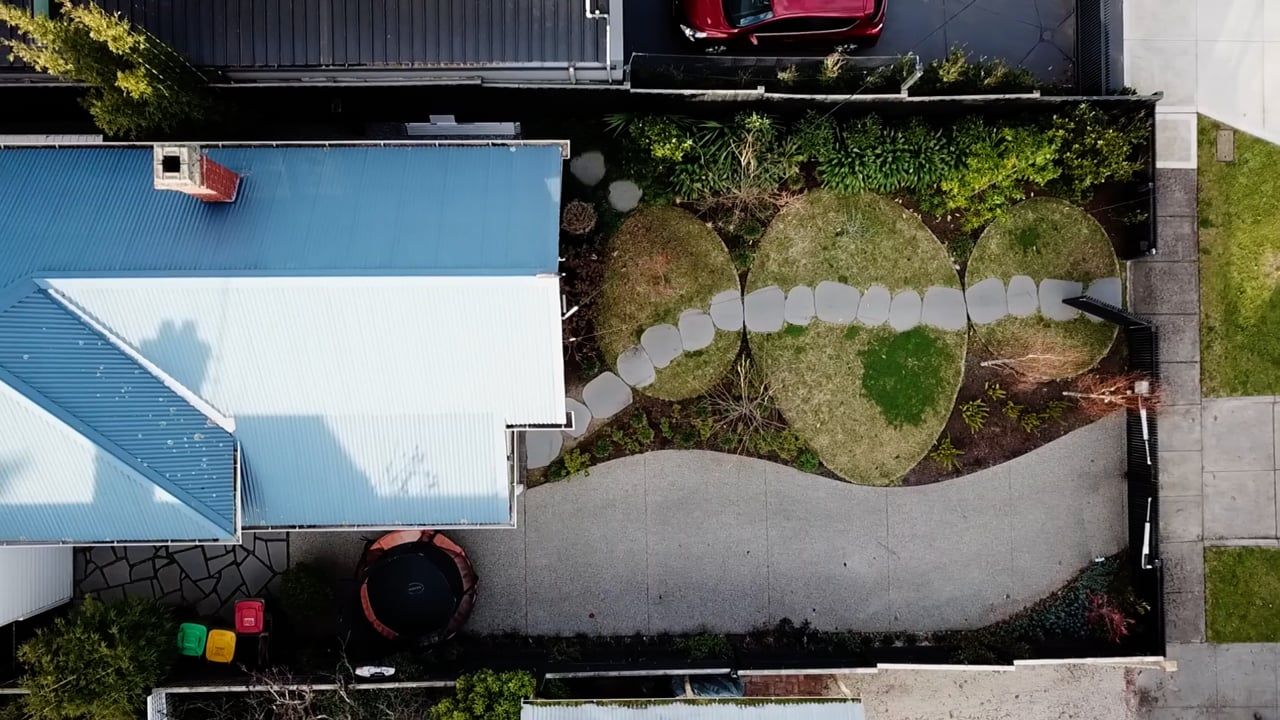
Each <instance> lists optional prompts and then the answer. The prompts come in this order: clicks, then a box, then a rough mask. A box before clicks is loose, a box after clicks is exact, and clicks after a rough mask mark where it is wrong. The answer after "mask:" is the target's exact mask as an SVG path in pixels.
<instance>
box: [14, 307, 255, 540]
mask: <svg viewBox="0 0 1280 720" xmlns="http://www.w3.org/2000/svg"><path fill="white" fill-rule="evenodd" d="M31 290H32V291H31V292H30V293H29V294H27V295H26V296H25V297H22V298H21V299H20V300H18V301H17V302H15V303H14V304H13V305H11V306H9V308H8V309H6V310H5V311H4V312H3V313H0V380H3V381H4V382H6V383H7V384H9V385H11V386H13V387H15V389H17V390H19V391H22V392H23V393H24V394H25V395H27V396H28V397H29V398H30V399H31V400H32V401H33V402H35V403H37V404H38V405H40V406H41V407H43V408H44V409H45V410H47V411H48V412H50V413H51V414H53V415H54V416H55V417H58V418H59V419H61V420H63V421H64V422H66V423H67V424H68V425H69V426H70V427H71V428H72V429H74V430H76V431H77V432H79V433H80V434H82V435H85V436H86V437H88V438H89V439H91V440H93V441H94V442H95V443H97V444H98V445H99V447H101V448H102V449H103V451H104V452H108V453H110V454H112V455H114V456H115V457H116V459H117V460H119V461H120V462H121V463H123V464H125V465H127V466H129V467H131V468H132V469H133V470H135V471H136V472H137V473H138V474H139V475H141V476H142V477H144V478H146V479H147V480H149V481H151V482H153V483H154V484H155V485H157V486H158V487H160V488H162V489H163V490H164V491H165V492H167V493H168V494H170V495H172V496H174V497H175V498H176V499H178V500H179V501H181V502H183V503H185V504H187V505H188V506H190V507H191V508H192V509H193V510H195V511H196V512H197V513H199V514H200V515H203V516H204V517H205V518H207V519H208V520H209V522H211V523H213V524H215V525H217V526H218V527H219V528H221V529H222V530H223V532H224V534H225V535H234V534H235V531H236V510H237V508H236V504H237V503H236V500H237V499H236V487H235V462H236V459H235V447H236V443H235V440H234V438H232V436H231V434H230V433H228V432H227V431H226V430H224V429H223V428H221V427H219V426H218V425H217V424H216V423H215V422H214V421H213V420H211V419H210V418H209V417H208V416H206V415H205V414H204V413H202V412H201V411H200V410H198V409H196V408H194V407H192V406H191V405H190V404H189V403H188V402H187V400H186V399H184V398H183V397H182V396H181V395H179V394H178V393H177V392H176V391H175V390H174V389H172V388H170V387H169V386H167V385H166V384H165V383H164V382H162V381H161V380H160V379H158V378H157V377H156V376H155V375H153V374H152V373H151V372H149V371H148V369H147V368H145V367H143V366H142V365H141V364H139V363H138V362H137V361H136V360H135V359H134V358H132V357H130V356H129V355H128V354H126V353H125V352H124V351H122V350H121V348H119V347H117V346H116V345H115V344H113V342H112V341H111V340H110V339H108V338H106V337H104V336H103V335H102V334H100V333H99V332H97V331H96V330H95V329H93V328H91V327H89V326H88V325H86V324H85V322H83V321H82V320H81V319H80V318H79V317H78V316H77V315H76V314H74V313H72V312H71V311H69V310H68V309H67V308H66V307H64V306H63V305H62V304H61V303H59V302H57V301H56V300H54V299H53V298H52V297H50V295H49V294H48V293H47V292H46V291H44V290H40V289H37V288H36V287H35V286H34V285H32V286H31ZM64 480H66V478H60V477H50V478H48V482H50V483H58V482H62V481H64ZM19 502H20V500H19ZM85 530H86V529H85V528H69V529H68V530H67V533H68V534H72V535H74V534H76V533H77V532H84V531H85ZM0 534H3V530H2V529H0ZM78 539H79V540H82V541H86V542H91V541H95V540H105V539H107V538H102V537H88V536H84V535H81V536H79V537H78Z"/></svg>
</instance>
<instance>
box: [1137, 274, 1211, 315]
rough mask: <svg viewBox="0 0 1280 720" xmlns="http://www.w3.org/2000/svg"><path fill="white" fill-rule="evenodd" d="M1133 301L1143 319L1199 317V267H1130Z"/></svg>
mask: <svg viewBox="0 0 1280 720" xmlns="http://www.w3.org/2000/svg"><path fill="white" fill-rule="evenodd" d="M1129 297H1130V299H1131V304H1132V306H1133V309H1134V311H1135V312H1137V313H1138V314H1139V315H1142V314H1145V313H1187V314H1195V313H1199V312H1200V282H1199V270H1198V268H1197V266H1196V264H1195V263H1183V262H1158V263H1157V262H1141V263H1129Z"/></svg>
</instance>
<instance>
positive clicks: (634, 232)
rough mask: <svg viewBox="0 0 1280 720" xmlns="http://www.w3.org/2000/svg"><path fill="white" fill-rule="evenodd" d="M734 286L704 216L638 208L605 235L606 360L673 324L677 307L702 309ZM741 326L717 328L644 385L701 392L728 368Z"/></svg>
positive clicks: (599, 320) (675, 394)
mask: <svg viewBox="0 0 1280 720" xmlns="http://www.w3.org/2000/svg"><path fill="white" fill-rule="evenodd" d="M736 289H738V274H737V272H736V271H735V270H734V267H733V260H732V259H731V258H730V257H729V251H728V250H727V249H726V248H725V246H724V243H723V242H721V240H720V236H718V235H716V234H715V232H714V231H713V230H711V228H709V227H707V226H706V224H705V223H703V222H702V221H700V220H698V219H697V218H696V217H694V216H693V215H691V214H690V213H688V212H686V211H684V210H681V209H680V208H677V207H670V206H655V207H646V208H642V209H640V210H637V211H636V212H635V214H633V215H632V216H631V217H630V218H628V219H627V221H626V222H625V223H623V224H622V227H621V228H619V229H618V232H617V233H616V234H615V235H614V236H613V238H612V240H610V242H609V259H608V262H607V264H606V267H605V278H604V286H603V288H602V289H601V291H600V308H599V311H598V313H597V315H596V332H597V333H599V342H600V348H601V350H603V351H604V355H605V359H606V361H607V362H608V363H609V364H610V365H616V363H617V360H618V355H619V354H621V353H622V351H623V350H626V349H627V348H629V347H631V346H633V345H637V344H639V342H640V333H642V332H644V330H645V329H646V328H648V327H650V326H653V325H657V324H659V323H670V324H672V325H675V324H676V323H677V321H678V320H679V318H680V313H681V312H683V311H685V310H690V309H695V308H697V309H702V310H704V311H705V310H707V309H708V308H709V307H710V305H711V298H712V296H714V295H715V294H716V293H718V292H722V291H725V290H736ZM740 345H741V336H740V334H739V333H730V332H723V331H717V332H716V335H715V339H714V340H712V342H711V344H710V345H708V346H707V347H706V348H703V349H702V350H697V351H694V352H689V353H684V354H682V355H680V356H679V357H677V358H676V359H675V360H673V361H672V362H671V364H670V365H668V366H666V367H665V368H659V369H658V370H657V380H655V381H654V383H653V384H652V385H649V386H648V387H645V388H641V392H644V393H647V394H649V395H653V396H654V397H659V398H663V399H665V400H683V399H685V398H689V397H693V396H695V395H700V394H702V393H703V392H705V391H706V390H707V389H708V388H710V387H711V386H712V385H714V384H715V383H716V382H717V381H718V380H719V379H720V378H721V377H722V376H723V375H724V373H725V371H726V370H727V369H728V368H729V365H730V364H731V363H732V362H733V359H734V357H736V356H737V354H738V349H739V347H740Z"/></svg>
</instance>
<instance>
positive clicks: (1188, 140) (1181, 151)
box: [1156, 112, 1198, 168]
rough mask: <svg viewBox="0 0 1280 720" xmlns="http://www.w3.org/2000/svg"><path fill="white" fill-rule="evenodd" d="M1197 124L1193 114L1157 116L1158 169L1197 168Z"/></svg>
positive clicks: (1160, 114)
mask: <svg viewBox="0 0 1280 720" xmlns="http://www.w3.org/2000/svg"><path fill="white" fill-rule="evenodd" d="M1196 122H1197V120H1196V114H1195V113H1193V112H1185V113H1159V114H1157V115H1156V167H1158V168H1194V167H1196V165H1197V164H1198V163H1197V160H1198V158H1197V154H1198V151H1197V149H1196Z"/></svg>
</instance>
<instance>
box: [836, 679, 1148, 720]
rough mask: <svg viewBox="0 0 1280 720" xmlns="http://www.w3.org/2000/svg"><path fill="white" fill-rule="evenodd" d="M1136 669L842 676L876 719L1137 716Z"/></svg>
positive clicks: (1120, 719)
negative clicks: (1134, 679) (1134, 680)
mask: <svg viewBox="0 0 1280 720" xmlns="http://www.w3.org/2000/svg"><path fill="white" fill-rule="evenodd" d="M1135 672H1136V671H1135V670H1133V669H1131V668H1123V667H1114V666H1105V665H1078V666H1065V667H1042V668H1021V669H1018V670H1015V671H1013V672H946V671H925V670H886V671H882V672H879V673H876V674H873V675H842V676H840V682H841V683H842V684H843V685H844V687H845V688H847V689H848V691H849V692H850V693H851V694H852V695H854V696H861V697H862V702H863V704H864V706H865V711H866V716H867V717H868V718H875V720H934V719H935V718H937V719H939V720H941V719H944V718H945V720H1132V719H1133V718H1137V717H1138V715H1137V709H1136V705H1137V694H1136V693H1135V692H1134V690H1133V678H1134V675H1135Z"/></svg>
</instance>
